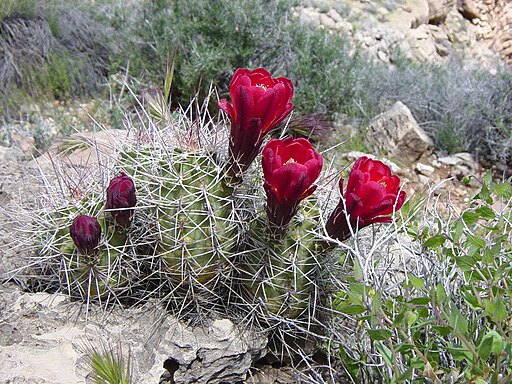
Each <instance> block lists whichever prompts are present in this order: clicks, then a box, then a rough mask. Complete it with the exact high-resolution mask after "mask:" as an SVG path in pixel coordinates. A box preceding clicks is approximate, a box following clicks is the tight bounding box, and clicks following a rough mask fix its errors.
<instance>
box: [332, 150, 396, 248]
mask: <svg viewBox="0 0 512 384" xmlns="http://www.w3.org/2000/svg"><path fill="white" fill-rule="evenodd" d="M339 185H340V192H341V193H342V195H343V198H342V199H341V200H340V202H339V204H338V206H337V207H336V209H335V210H334V211H333V212H332V214H331V216H330V217H329V219H328V220H327V223H326V229H327V233H328V234H329V236H331V237H332V238H335V239H338V240H340V241H343V240H346V239H347V238H348V237H349V236H350V227H352V228H353V229H356V228H363V227H366V226H367V225H370V224H373V223H389V222H391V217H390V214H392V213H393V212H394V211H398V210H399V209H400V208H401V207H402V205H403V203H404V201H405V197H406V196H405V192H404V191H401V190H400V178H399V177H398V176H396V175H392V174H391V170H390V168H389V167H388V166H387V165H385V164H384V163H383V162H381V161H378V160H372V159H369V158H368V157H366V156H363V157H361V158H359V159H358V160H357V161H356V162H355V163H354V166H353V167H352V171H351V172H350V175H349V177H348V183H347V189H346V191H345V193H343V179H341V180H340V183H339ZM347 215H348V218H349V221H347Z"/></svg>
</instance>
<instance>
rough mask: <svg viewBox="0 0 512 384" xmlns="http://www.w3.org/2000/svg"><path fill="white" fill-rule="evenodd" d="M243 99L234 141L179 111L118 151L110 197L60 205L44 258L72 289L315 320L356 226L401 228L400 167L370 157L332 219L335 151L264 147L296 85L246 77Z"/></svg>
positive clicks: (184, 307) (234, 113)
mask: <svg viewBox="0 0 512 384" xmlns="http://www.w3.org/2000/svg"><path fill="white" fill-rule="evenodd" d="M230 92H231V97H232V101H231V102H229V101H228V100H225V99H223V100H220V101H219V104H218V105H219V107H220V109H221V110H223V111H225V112H226V113H227V115H228V117H229V119H230V122H231V128H230V129H229V133H228V134H227V135H223V134H222V132H223V130H226V128H225V124H222V119H221V120H217V123H214V119H210V120H209V121H208V122H205V121H204V120H201V119H200V118H199V119H197V120H195V121H191V120H187V119H186V118H181V120H180V118H178V119H177V118H176V117H175V116H174V117H173V116H172V115H170V114H166V116H167V117H166V118H165V119H160V120H158V121H152V122H151V124H147V125H144V124H140V127H138V128H136V129H135V131H136V133H135V134H134V135H133V137H132V139H131V140H127V141H126V142H125V143H124V144H123V148H122V149H121V150H120V152H119V153H118V154H116V155H115V158H114V162H115V167H114V170H110V174H112V173H117V174H118V176H116V177H115V178H113V179H112V180H110V181H109V186H108V188H106V191H105V193H104V194H102V193H101V192H95V193H91V194H88V195H87V196H84V197H83V198H81V199H79V201H78V203H77V202H76V201H74V202H73V203H69V204H67V205H66V204H64V205H63V206H62V207H59V208H58V209H55V210H54V212H53V213H52V217H53V218H54V221H53V223H52V225H55V226H56V227H55V228H56V229H55V231H46V232H44V236H40V237H39V238H38V240H39V241H40V242H41V244H42V246H41V249H40V252H39V257H40V260H41V263H40V264H41V265H44V264H45V263H48V262H49V261H51V263H53V264H58V266H59V268H53V269H52V271H54V272H55V270H57V269H58V270H59V272H58V273H57V275H60V283H61V285H62V286H64V287H66V288H67V290H68V291H69V292H70V293H71V294H73V295H74V296H78V297H81V298H83V299H87V300H91V299H99V300H102V299H104V298H105V297H107V296H109V295H112V297H115V299H116V300H122V299H123V297H131V298H133V297H139V298H143V297H148V296H152V295H157V296H158V297H160V298H164V299H166V301H167V302H168V303H172V305H170V306H169V308H174V309H178V311H177V312H176V313H177V314H178V315H181V314H184V313H186V314H190V313H198V312H202V311H205V312H206V313H208V312H209V311H211V310H214V311H216V312H219V311H222V312H225V313H237V314H239V315H240V314H241V316H243V318H246V319H247V318H255V319H257V320H258V321H259V323H261V324H266V325H270V326H272V327H275V326H276V325H278V324H280V323H287V324H289V323H290V322H293V321H296V322H297V324H312V323H314V322H315V321H312V319H314V317H315V311H316V309H317V308H318V307H320V305H321V303H320V298H321V296H322V294H321V293H320V292H318V290H319V283H318V276H320V275H325V273H323V272H322V270H323V269H326V268H327V269H328V268H330V267H329V266H327V265H325V260H326V257H327V255H328V254H329V253H330V252H331V251H332V250H333V249H334V248H335V247H336V245H337V244H339V241H343V240H345V239H346V238H347V237H348V233H350V232H347V231H348V228H349V227H353V228H354V230H355V229H356V228H361V227H363V226H365V225H368V224H370V223H373V222H386V221H389V220H390V218H389V215H390V214H391V213H392V212H393V211H395V210H397V209H399V208H400V207H401V205H402V204H403V201H404V199H405V194H404V193H403V192H401V191H400V188H399V185H398V182H399V180H398V178H397V177H396V176H392V175H391V173H390V171H389V168H388V167H386V166H385V165H383V164H382V163H381V162H379V161H375V160H370V159H366V158H365V160H364V161H363V163H364V164H363V163H361V164H359V163H360V162H358V163H356V165H357V164H359V165H358V166H357V167H356V168H355V169H354V171H353V174H351V175H350V177H349V181H348V189H347V191H346V192H345V193H344V194H343V190H342V184H340V186H341V193H342V199H341V200H340V203H339V204H338V207H337V208H336V209H335V210H334V212H332V213H331V215H330V217H329V215H328V214H329V212H326V209H325V206H326V204H325V201H323V199H322V198H321V197H320V196H315V195H314V192H315V189H316V183H317V179H318V178H319V176H320V174H321V170H322V156H321V155H320V154H319V153H317V152H316V151H315V149H314V148H313V146H312V145H311V143H310V142H309V141H308V140H306V139H292V138H290V137H288V138H284V139H282V140H281V139H272V140H270V141H269V142H268V143H267V144H266V145H265V146H264V144H265V138H266V137H267V135H268V133H270V132H271V131H273V130H275V129H276V128H277V127H278V125H279V124H280V123H281V122H283V121H284V120H285V119H286V117H287V116H288V115H289V114H290V112H291V111H292V109H293V104H291V99H292V96H293V85H292V83H291V81H290V80H289V79H286V78H272V77H271V75H270V74H269V73H268V72H267V71H266V70H264V69H262V68H259V69H256V70H254V71H249V70H247V69H239V70H237V71H236V72H235V75H234V77H233V79H232V81H231V85H230ZM162 115H163V114H162ZM180 116H182V117H183V114H181V115H180ZM263 146H264V149H263V150H262V147H263ZM260 153H262V156H259V154H260ZM260 158H261V160H260ZM259 164H261V165H262V168H260V166H259ZM119 174H120V175H119ZM102 183H104V182H103V181H101V180H99V181H98V185H99V187H98V188H96V190H97V191H103V188H104V185H103V186H101V184H102ZM347 203H348V204H349V205H350V206H349V207H347ZM327 205H328V204H327ZM47 211H48V209H47V208H45V212H47ZM46 215H47V214H46ZM324 223H326V224H324ZM48 244H50V246H47V245H48ZM141 292H142V293H141Z"/></svg>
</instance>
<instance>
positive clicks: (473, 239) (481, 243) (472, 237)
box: [468, 233, 485, 248]
mask: <svg viewBox="0 0 512 384" xmlns="http://www.w3.org/2000/svg"><path fill="white" fill-rule="evenodd" d="M468 242H469V243H470V244H472V245H474V246H475V247H477V248H483V247H485V241H484V240H482V239H481V238H479V237H478V236H475V235H472V234H470V233H468Z"/></svg>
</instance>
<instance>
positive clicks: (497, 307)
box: [494, 297, 508, 321]
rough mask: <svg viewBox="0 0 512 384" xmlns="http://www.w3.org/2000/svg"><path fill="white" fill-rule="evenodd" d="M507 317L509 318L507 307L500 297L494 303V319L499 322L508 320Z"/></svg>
mask: <svg viewBox="0 0 512 384" xmlns="http://www.w3.org/2000/svg"><path fill="white" fill-rule="evenodd" d="M507 316H508V311H507V306H506V305H505V303H504V302H503V300H502V299H501V298H499V297H498V298H497V299H496V301H495V302H494V317H495V318H496V320H498V321H503V320H505V319H506V318H507Z"/></svg>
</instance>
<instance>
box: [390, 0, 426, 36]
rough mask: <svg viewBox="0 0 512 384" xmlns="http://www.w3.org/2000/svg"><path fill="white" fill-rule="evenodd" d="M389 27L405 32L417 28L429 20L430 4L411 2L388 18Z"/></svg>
mask: <svg viewBox="0 0 512 384" xmlns="http://www.w3.org/2000/svg"><path fill="white" fill-rule="evenodd" d="M387 20H388V23H387V24H388V25H390V26H393V27H394V28H396V29H399V30H401V31H403V32H406V31H408V30H409V29H411V28H417V27H418V26H420V25H422V24H426V23H428V20H429V3H428V1H427V0H409V1H407V2H405V4H403V5H402V7H400V8H399V9H397V10H395V11H393V12H391V13H390V14H389V15H388V16H387Z"/></svg>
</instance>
